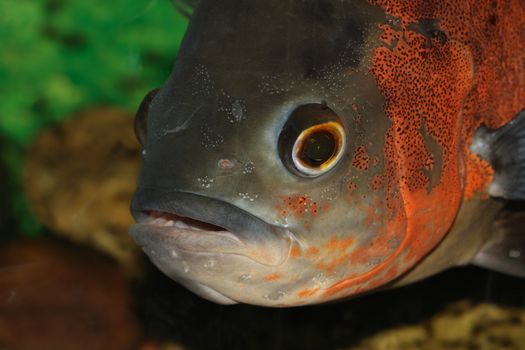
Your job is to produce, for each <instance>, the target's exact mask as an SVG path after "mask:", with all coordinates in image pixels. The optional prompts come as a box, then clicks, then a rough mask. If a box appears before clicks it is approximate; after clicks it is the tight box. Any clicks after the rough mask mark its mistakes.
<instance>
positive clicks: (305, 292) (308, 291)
mask: <svg viewBox="0 0 525 350" xmlns="http://www.w3.org/2000/svg"><path fill="white" fill-rule="evenodd" d="M317 292H319V288H313V289H309V288H305V289H303V290H301V291H299V292H298V293H297V296H298V297H299V298H308V297H311V296H313V295H315V294H317Z"/></svg>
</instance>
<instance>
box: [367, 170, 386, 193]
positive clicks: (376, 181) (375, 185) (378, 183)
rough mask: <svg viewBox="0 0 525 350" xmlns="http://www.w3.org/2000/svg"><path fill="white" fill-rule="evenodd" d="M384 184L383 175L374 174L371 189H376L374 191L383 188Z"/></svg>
mask: <svg viewBox="0 0 525 350" xmlns="http://www.w3.org/2000/svg"><path fill="white" fill-rule="evenodd" d="M382 186H383V178H382V176H381V175H379V174H378V175H374V177H372V180H371V181H370V185H369V187H368V188H369V189H370V191H374V192H377V191H379V190H380V189H381V187H382Z"/></svg>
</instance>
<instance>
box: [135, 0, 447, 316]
mask: <svg viewBox="0 0 525 350" xmlns="http://www.w3.org/2000/svg"><path fill="white" fill-rule="evenodd" d="M386 21H387V18H386V15H385V13H384V12H383V11H382V10H381V9H379V8H376V7H374V6H372V5H370V4H368V3H367V2H366V1H347V2H342V1H335V0H334V1H290V2H287V1H277V0H272V1H269V0H265V1H239V0H220V1H217V0H214V1H202V3H201V4H200V6H199V7H198V9H197V10H196V12H195V14H194V16H193V18H192V21H191V23H190V26H189V28H188V31H187V34H186V37H185V39H184V42H183V44H182V46H181V50H180V53H179V56H178V58H177V62H176V64H175V67H174V70H173V72H172V75H171V76H170V78H169V80H168V81H167V83H166V84H165V85H164V86H163V87H162V88H161V89H160V90H159V91H156V92H154V93H153V94H152V95H150V96H149V97H147V98H146V99H145V102H144V104H143V106H141V109H140V111H139V113H138V116H137V125H138V130H139V131H138V134H139V138H140V139H141V142H142V144H143V146H144V152H143V156H144V157H143V166H142V170H141V173H140V176H139V181H138V186H137V191H136V193H135V196H134V199H133V203H132V212H133V214H134V216H135V218H136V219H137V222H138V223H137V224H136V225H134V226H133V227H132V228H131V230H130V232H131V235H132V236H134V238H135V239H136V241H137V242H138V244H140V245H141V246H142V247H143V249H144V251H145V252H146V253H147V255H148V256H149V257H150V259H151V260H152V261H153V262H154V263H155V264H156V265H157V266H158V267H159V268H160V269H161V270H162V271H163V272H164V273H165V274H167V275H168V276H170V277H171V278H172V279H174V280H176V281H178V282H179V283H181V284H182V285H184V286H186V287H187V288H188V289H190V290H192V291H194V292H195V293H197V294H199V295H201V296H202V297H204V298H207V299H209V300H212V301H215V302H218V303H223V304H231V303H237V302H242V303H249V304H256V305H262V306H274V307H282V306H297V305H305V304H313V303H323V302H327V301H330V300H334V299H340V298H345V297H348V296H352V295H357V294H359V293H362V292H365V291H369V290H372V289H375V288H377V287H379V286H382V285H385V284H386V283H388V282H389V281H391V280H392V279H394V278H396V277H398V276H399V275H400V274H402V273H403V272H405V271H407V270H408V269H410V268H411V267H412V266H413V265H414V264H415V263H416V261H417V260H418V259H420V258H421V257H422V256H423V255H424V254H425V253H426V252H428V250H429V249H430V248H431V245H428V247H427V246H425V248H424V249H423V248H419V247H416V248H414V246H411V245H410V244H409V236H410V235H409V234H408V232H409V226H410V220H409V219H410V217H409V216H410V215H408V214H407V211H406V203H405V202H406V198H403V181H402V176H401V175H400V172H401V171H400V170H399V167H401V165H399V164H400V163H399V162H398V161H396V163H395V165H393V164H394V163H393V161H392V160H391V159H388V157H386V152H385V148H387V147H388V146H389V145H390V144H389V142H392V140H391V139H389V138H388V137H386V135H387V134H388V132H389V130H391V128H392V121H391V119H390V118H388V117H387V116H386V115H385V112H384V104H385V98H384V95H383V94H382V93H381V91H380V90H379V88H378V86H377V81H376V78H375V77H374V75H373V74H371V73H370V68H371V64H372V63H371V62H372V57H373V51H374V49H375V48H377V47H379V46H380V45H381V43H380V42H379V39H378V37H379V24H381V23H385V22H386ZM394 141H395V140H394ZM390 146H392V145H390ZM391 148H392V147H391ZM392 157H395V154H394V155H392ZM432 171H437V170H432V169H428V172H429V173H431V172H432ZM425 193H426V191H425ZM424 203H425V204H428V203H427V202H424ZM424 209H425V208H423V209H421V211H422V212H424ZM426 209H428V208H426ZM427 214H428V213H427ZM429 215H430V214H429ZM425 225H432V223H425ZM416 228H417V227H416ZM434 243H435V242H434Z"/></svg>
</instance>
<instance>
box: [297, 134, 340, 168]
mask: <svg viewBox="0 0 525 350" xmlns="http://www.w3.org/2000/svg"><path fill="white" fill-rule="evenodd" d="M336 148H337V143H336V140H335V138H334V135H333V134H332V133H330V132H328V131H317V132H314V133H312V134H310V135H309V136H308V137H307V138H306V140H305V141H304V143H303V145H302V149H301V152H300V158H301V160H302V161H303V162H304V163H306V164H307V165H309V166H313V167H319V166H321V165H323V164H324V163H326V162H327V161H329V160H330V159H331V158H332V157H333V156H334V154H335V151H336Z"/></svg>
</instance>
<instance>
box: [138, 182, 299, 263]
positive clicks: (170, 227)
mask: <svg viewBox="0 0 525 350" xmlns="http://www.w3.org/2000/svg"><path fill="white" fill-rule="evenodd" d="M131 212H132V215H133V216H134V218H135V220H136V221H137V224H135V225H132V226H131V227H130V234H131V236H133V237H134V238H135V240H136V241H137V243H138V244H139V245H141V246H142V247H143V248H146V247H152V246H157V247H159V246H161V247H163V248H169V249H170V254H172V255H176V254H178V252H179V253H180V252H182V253H186V254H188V253H190V254H214V255H221V254H227V255H239V256H243V257H245V258H248V259H250V260H252V261H253V262H255V263H258V264H263V265H267V266H279V265H281V264H283V263H284V262H285V261H286V260H287V259H288V257H289V254H290V250H291V247H292V241H293V235H292V234H291V233H290V232H289V231H288V230H287V229H285V228H282V227H278V226H275V225H271V224H268V223H266V222H264V221H263V220H261V219H259V218H257V217H255V216H253V215H252V214H250V213H248V212H246V211H244V210H242V209H240V208H238V207H236V206H233V205H232V204H229V203H227V202H224V201H220V200H216V199H212V198H208V197H204V196H201V195H197V194H192V193H185V192H160V191H158V190H139V191H137V193H135V195H134V197H133V201H132V205H131ZM145 252H146V253H147V254H148V255H149V256H150V258H151V259H152V260H154V262H155V256H154V255H155V251H151V250H150V251H147V250H146V249H145Z"/></svg>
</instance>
